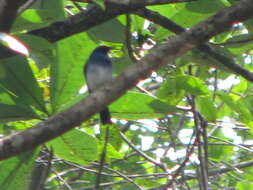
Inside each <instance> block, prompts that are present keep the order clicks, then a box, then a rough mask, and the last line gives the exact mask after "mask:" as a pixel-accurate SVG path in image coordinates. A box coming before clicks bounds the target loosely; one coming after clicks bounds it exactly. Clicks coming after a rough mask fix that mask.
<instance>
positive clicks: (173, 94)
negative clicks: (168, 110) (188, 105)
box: [157, 75, 209, 105]
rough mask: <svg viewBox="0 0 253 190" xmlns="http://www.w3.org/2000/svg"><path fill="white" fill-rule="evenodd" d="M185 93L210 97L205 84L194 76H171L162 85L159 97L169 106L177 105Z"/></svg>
mask: <svg viewBox="0 0 253 190" xmlns="http://www.w3.org/2000/svg"><path fill="white" fill-rule="evenodd" d="M185 93H190V94H192V95H208V94H209V90H208V88H207V86H206V85H205V83H204V82H203V81H202V80H201V79H199V78H197V77H194V76H189V75H176V76H170V77H168V78H167V79H166V81H165V82H163V84H162V85H161V87H160V89H159V91H158V95H157V96H158V97H159V98H160V99H162V100H165V101H167V102H168V103H169V104H172V105H176V104H177V103H178V102H179V101H180V100H181V99H182V98H183V97H184V96H185Z"/></svg>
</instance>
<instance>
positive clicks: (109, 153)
mask: <svg viewBox="0 0 253 190" xmlns="http://www.w3.org/2000/svg"><path fill="white" fill-rule="evenodd" d="M104 142H105V141H104V140H103V141H100V142H99V146H98V147H99V152H100V157H99V159H101V153H102V151H103V148H104ZM123 156H124V155H123V154H122V153H120V152H119V151H117V150H116V149H115V148H114V147H113V146H112V145H111V144H107V147H106V160H108V161H109V159H122V158H123Z"/></svg>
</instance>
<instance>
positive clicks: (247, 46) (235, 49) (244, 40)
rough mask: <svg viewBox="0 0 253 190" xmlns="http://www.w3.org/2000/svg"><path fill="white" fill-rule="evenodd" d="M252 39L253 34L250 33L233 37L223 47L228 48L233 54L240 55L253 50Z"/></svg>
mask: <svg viewBox="0 0 253 190" xmlns="http://www.w3.org/2000/svg"><path fill="white" fill-rule="evenodd" d="M252 39H253V34H251V33H250V34H241V35H237V36H233V37H232V38H229V40H227V41H226V42H225V43H224V47H225V48H228V50H229V51H230V52H232V53H233V54H235V55H240V54H242V53H245V52H248V51H249V50H252V49H253V40H252Z"/></svg>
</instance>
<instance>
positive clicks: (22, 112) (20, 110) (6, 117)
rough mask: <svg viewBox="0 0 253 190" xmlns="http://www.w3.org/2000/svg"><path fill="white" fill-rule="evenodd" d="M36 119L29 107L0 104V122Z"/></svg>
mask: <svg viewBox="0 0 253 190" xmlns="http://www.w3.org/2000/svg"><path fill="white" fill-rule="evenodd" d="M37 117H38V116H37V115H36V114H35V113H34V111H33V110H32V109H31V108H29V107H24V106H19V105H8V104H2V103H0V121H16V120H24V119H32V118H37Z"/></svg>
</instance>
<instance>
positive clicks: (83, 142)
mask: <svg viewBox="0 0 253 190" xmlns="http://www.w3.org/2000/svg"><path fill="white" fill-rule="evenodd" d="M47 146H49V147H53V151H54V153H55V155H56V156H58V157H60V158H63V159H64V160H67V161H70V162H74V163H77V164H80V165H86V164H88V163H90V162H92V161H94V160H96V159H97V156H98V143H97V140H96V138H94V137H92V136H90V135H88V134H86V133H85V132H82V131H80V130H77V129H73V130H72V131H70V132H67V133H65V134H64V135H63V136H60V137H58V138H56V139H54V140H52V141H50V142H48V143H47Z"/></svg>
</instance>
